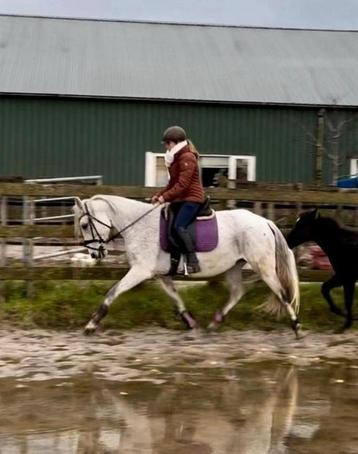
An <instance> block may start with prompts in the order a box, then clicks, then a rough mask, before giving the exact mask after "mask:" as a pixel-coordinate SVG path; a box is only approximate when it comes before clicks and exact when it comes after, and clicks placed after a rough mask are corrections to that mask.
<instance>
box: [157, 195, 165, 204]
mask: <svg viewBox="0 0 358 454" xmlns="http://www.w3.org/2000/svg"><path fill="white" fill-rule="evenodd" d="M158 202H159V203H160V204H161V205H162V204H163V203H165V200H164V197H163V196H162V195H160V196H159V197H158Z"/></svg>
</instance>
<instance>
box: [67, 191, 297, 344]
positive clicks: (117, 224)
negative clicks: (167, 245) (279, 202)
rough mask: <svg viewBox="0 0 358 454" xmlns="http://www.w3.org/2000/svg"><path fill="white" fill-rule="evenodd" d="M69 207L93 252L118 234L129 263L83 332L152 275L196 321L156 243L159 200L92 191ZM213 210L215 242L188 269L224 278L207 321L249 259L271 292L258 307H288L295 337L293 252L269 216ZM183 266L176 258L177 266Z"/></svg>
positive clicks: (236, 287)
mask: <svg viewBox="0 0 358 454" xmlns="http://www.w3.org/2000/svg"><path fill="white" fill-rule="evenodd" d="M74 212H75V225H76V226H77V228H79V230H80V232H81V233H82V235H83V238H84V243H83V244H84V245H85V246H87V247H88V249H89V252H90V253H91V256H92V257H93V258H96V259H101V258H103V257H104V256H105V255H106V254H107V249H106V247H107V245H108V244H109V243H111V242H112V240H113V239H114V237H115V236H116V237H117V236H118V234H121V236H122V237H123V240H124V245H125V250H126V253H127V258H128V262H129V266H130V269H129V271H128V273H127V274H126V275H125V276H124V277H123V279H121V280H120V281H119V282H118V283H116V284H115V285H114V286H113V287H112V288H111V289H110V290H109V291H108V293H107V294H106V296H105V299H104V302H103V303H102V304H101V306H100V307H99V308H98V310H97V311H96V312H95V313H94V314H93V316H92V318H91V320H90V321H89V322H88V323H87V325H86V327H85V332H86V333H87V334H88V333H91V332H94V331H95V330H96V328H97V326H98V323H99V321H100V320H101V319H102V318H103V317H104V316H105V315H106V314H107V312H108V308H109V306H110V305H111V304H112V302H113V301H114V300H115V299H116V298H117V297H118V296H119V295H120V294H122V293H124V292H126V291H127V290H130V289H131V288H133V287H135V286H136V285H138V284H140V283H141V282H143V281H145V280H147V279H152V278H157V279H159V281H160V282H161V284H162V287H163V289H164V290H165V292H166V293H167V294H168V295H169V296H170V298H171V299H172V300H173V302H174V303H175V305H176V307H177V310H178V312H179V314H180V315H181V317H182V319H183V321H184V322H185V323H186V324H187V326H188V327H189V328H195V327H196V326H197V324H196V321H195V319H194V318H193V317H192V316H191V314H189V313H188V311H187V310H186V308H185V305H184V302H183V301H182V299H181V298H180V296H179V294H178V293H177V291H176V289H175V286H174V283H173V278H172V277H171V276H167V275H166V273H168V271H169V267H170V256H169V253H167V252H164V251H163V250H162V249H161V247H160V240H159V216H160V209H159V208H158V206H154V207H153V205H150V204H148V203H144V202H139V201H136V200H131V199H127V198H124V197H118V196H109V195H96V196H93V197H92V198H90V199H86V200H82V201H81V200H80V199H76V205H75V207H74ZM216 216H217V222H218V233H219V241H218V245H217V247H216V248H215V249H214V250H213V251H211V252H202V253H198V254H197V256H198V259H199V262H200V268H201V271H200V272H199V273H195V274H194V275H191V276H193V277H194V278H196V279H198V278H199V279H210V278H212V277H214V276H217V275H223V276H224V277H225V279H226V282H227V284H228V287H229V291H230V295H229V299H228V301H227V302H226V304H225V305H224V307H223V308H222V309H221V310H219V311H217V312H216V313H215V315H214V317H213V321H212V323H211V324H210V325H209V327H210V328H215V327H217V326H218V325H219V324H220V323H221V322H222V321H223V320H224V317H225V316H226V315H227V313H228V312H229V311H230V310H231V309H232V308H233V307H234V306H235V305H236V304H237V303H238V301H239V299H240V298H241V297H242V295H243V294H244V288H243V284H242V267H243V265H244V264H245V263H248V264H249V265H250V266H251V268H252V270H253V271H255V272H256V273H257V274H258V275H259V276H260V277H261V279H262V280H263V281H265V282H266V284H267V285H268V286H269V287H270V289H271V290H272V295H271V297H270V298H269V300H268V301H267V302H266V303H265V304H263V305H262V306H261V307H263V308H264V309H265V310H266V311H268V312H271V313H276V314H277V315H280V314H281V313H282V312H285V311H287V312H288V314H289V316H290V318H291V320H292V328H293V329H294V331H295V333H296V336H297V337H298V335H299V330H300V323H299V321H298V319H297V313H298V310H299V281H298V276H297V269H296V264H295V259H294V255H293V253H292V251H291V250H290V249H289V248H288V246H287V243H286V240H285V238H284V237H283V235H282V233H281V232H280V230H279V229H278V228H277V227H276V225H275V224H274V223H273V222H271V221H269V220H267V219H265V218H263V217H261V216H258V215H256V214H254V213H251V212H250V211H248V210H244V209H237V210H224V211H218V212H217V213H216ZM114 232H117V233H114ZM182 271H183V263H182V262H181V263H180V264H179V269H178V272H182ZM191 276H189V279H190V277H191Z"/></svg>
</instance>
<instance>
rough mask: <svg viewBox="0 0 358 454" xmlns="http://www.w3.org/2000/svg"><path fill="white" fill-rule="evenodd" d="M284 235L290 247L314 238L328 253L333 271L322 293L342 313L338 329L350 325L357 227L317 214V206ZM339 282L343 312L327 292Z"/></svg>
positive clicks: (357, 256)
mask: <svg viewBox="0 0 358 454" xmlns="http://www.w3.org/2000/svg"><path fill="white" fill-rule="evenodd" d="M286 239H287V243H288V245H289V247H290V248H294V247H296V246H298V245H300V244H302V243H305V242H306V241H315V242H316V243H317V244H318V245H319V246H320V247H321V249H323V251H324V252H325V253H326V254H327V256H328V258H329V260H330V262H331V265H332V267H333V270H334V273H335V274H334V275H333V276H332V277H331V278H330V279H328V281H327V282H324V284H323V285H322V294H323V296H324V298H325V299H326V300H327V302H328V304H329V307H330V309H331V311H332V312H334V313H335V314H337V315H341V316H343V317H345V319H346V320H345V322H344V324H343V326H342V328H341V331H344V330H345V329H346V328H349V327H350V326H351V325H352V321H353V316H352V306H353V299H354V289H355V283H356V281H357V279H358V230H357V229H352V228H348V227H345V226H343V225H342V224H341V223H340V222H338V221H337V220H336V219H333V218H329V217H323V216H320V214H319V213H318V211H317V209H316V210H313V211H312V210H311V211H307V212H304V213H303V214H301V216H300V217H299V218H298V219H297V221H296V224H295V225H294V227H293V229H292V230H291V232H290V233H289V234H288V236H287V238H286ZM341 286H343V290H344V303H345V308H346V313H344V312H343V311H342V310H341V309H340V308H339V307H337V306H336V305H335V304H334V301H333V299H332V297H331V295H330V291H331V290H332V289H333V288H335V287H341Z"/></svg>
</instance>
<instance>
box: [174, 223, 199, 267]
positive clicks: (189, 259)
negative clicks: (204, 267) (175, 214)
mask: <svg viewBox="0 0 358 454" xmlns="http://www.w3.org/2000/svg"><path fill="white" fill-rule="evenodd" d="M178 235H179V236H180V239H181V240H182V242H183V245H184V248H185V257H186V266H187V270H188V273H189V274H193V273H198V272H199V271H200V265H199V261H198V258H197V256H196V254H195V247H194V243H193V240H192V237H191V236H190V233H189V232H188V231H187V230H186V229H184V228H183V227H180V228H179V229H178Z"/></svg>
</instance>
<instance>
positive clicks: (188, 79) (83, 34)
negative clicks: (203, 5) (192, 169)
mask: <svg viewBox="0 0 358 454" xmlns="http://www.w3.org/2000/svg"><path fill="white" fill-rule="evenodd" d="M357 55H358V32H355V31H328V30H327V31H323V30H294V29H268V28H250V27H249V28H248V27H228V26H204V25H184V24H170V23H144V22H120V21H105V20H82V19H60V18H43V17H20V16H0V150H1V151H0V175H22V176H24V177H25V178H45V177H65V176H75V175H93V174H101V175H103V179H104V182H105V183H106V184H120V185H143V184H147V185H161V184H163V183H165V181H166V178H167V177H166V171H165V169H164V165H163V156H162V152H163V149H162V146H161V143H160V142H161V133H162V131H163V130H164V129H165V128H166V127H167V126H169V125H173V124H179V125H181V126H183V127H184V128H185V129H186V130H187V132H188V135H189V136H190V137H191V138H192V140H193V142H194V143H195V144H196V146H197V147H198V149H199V150H200V152H201V154H202V161H201V165H202V172H203V179H204V183H205V185H207V186H212V185H215V184H218V181H220V178H221V177H223V179H225V178H226V177H227V176H228V177H229V178H233V179H239V180H246V179H248V180H256V181H260V182H280V183H285V182H303V183H311V182H313V180H314V178H315V169H316V170H317V162H318V160H317V155H319V153H322V156H323V165H322V169H323V178H324V181H325V182H326V183H330V182H331V181H332V178H333V177H334V176H335V175H337V173H338V174H339V175H344V174H350V173H351V174H355V173H356V172H357V170H358V168H357V167H358V113H357V106H358V59H357Z"/></svg>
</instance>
